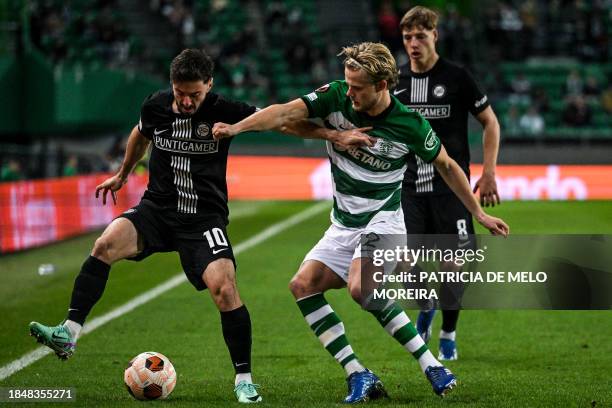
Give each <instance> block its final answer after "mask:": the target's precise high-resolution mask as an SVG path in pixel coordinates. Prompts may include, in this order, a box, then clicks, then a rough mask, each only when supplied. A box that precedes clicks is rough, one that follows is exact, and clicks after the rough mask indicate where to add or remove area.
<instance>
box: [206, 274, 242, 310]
mask: <svg viewBox="0 0 612 408" xmlns="http://www.w3.org/2000/svg"><path fill="white" fill-rule="evenodd" d="M209 289H210V293H211V294H212V297H213V299H214V301H215V304H216V305H217V306H218V307H219V308H220V309H222V310H223V309H226V308H228V307H231V306H232V305H233V304H234V303H235V302H236V299H238V293H237V289H236V285H235V283H234V282H233V281H226V282H223V283H222V284H220V285H219V286H216V287H214V288H209Z"/></svg>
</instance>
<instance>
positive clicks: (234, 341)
mask: <svg viewBox="0 0 612 408" xmlns="http://www.w3.org/2000/svg"><path fill="white" fill-rule="evenodd" d="M220 313H221V329H222V330H223V338H224V339H225V344H227V349H228V350H229V353H230V358H231V359H232V363H233V364H234V370H236V374H242V373H250V372H251V316H250V315H249V311H248V309H247V308H246V306H245V305H242V306H240V307H239V308H237V309H234V310H230V311H229V312H220Z"/></svg>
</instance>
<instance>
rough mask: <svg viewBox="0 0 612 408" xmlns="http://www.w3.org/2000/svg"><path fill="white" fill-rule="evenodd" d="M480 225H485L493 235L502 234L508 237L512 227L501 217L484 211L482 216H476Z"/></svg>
mask: <svg viewBox="0 0 612 408" xmlns="http://www.w3.org/2000/svg"><path fill="white" fill-rule="evenodd" d="M476 219H477V220H478V222H479V223H480V225H482V226H483V227H485V228H486V229H488V230H489V232H491V234H493V235H502V236H503V237H507V236H508V234H509V233H510V227H508V224H506V223H505V222H504V220H502V219H501V218H497V217H492V216H490V215H488V214H485V213H482V215H481V216H479V217H476Z"/></svg>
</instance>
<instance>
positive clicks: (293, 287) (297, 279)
mask: <svg viewBox="0 0 612 408" xmlns="http://www.w3.org/2000/svg"><path fill="white" fill-rule="evenodd" d="M289 290H290V291H291V293H292V294H293V296H294V297H295V298H296V299H300V298H303V297H305V296H308V295H311V294H312V293H311V292H312V287H311V285H310V282H308V281H307V280H306V279H304V277H302V276H300V275H299V274H298V275H295V276H294V277H293V278H292V279H291V281H290V282H289Z"/></svg>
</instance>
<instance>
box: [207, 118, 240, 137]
mask: <svg viewBox="0 0 612 408" xmlns="http://www.w3.org/2000/svg"><path fill="white" fill-rule="evenodd" d="M212 133H213V139H215V140H221V139H224V138H227V137H232V136H236V134H237V133H238V132H236V130H235V128H234V126H233V125H228V124H227V123H223V122H217V123H215V124H214V126H213V129H212Z"/></svg>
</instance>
